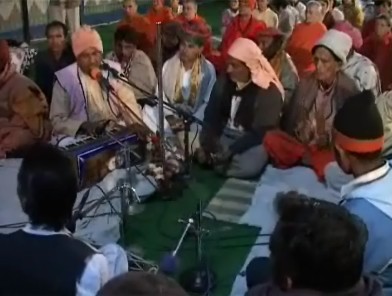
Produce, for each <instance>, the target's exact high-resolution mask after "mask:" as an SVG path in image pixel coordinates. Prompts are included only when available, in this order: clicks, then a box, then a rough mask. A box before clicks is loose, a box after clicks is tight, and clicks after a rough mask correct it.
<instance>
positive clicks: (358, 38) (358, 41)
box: [334, 21, 363, 50]
mask: <svg viewBox="0 0 392 296" xmlns="http://www.w3.org/2000/svg"><path fill="white" fill-rule="evenodd" d="M334 29H335V30H338V31H340V32H343V33H346V34H347V35H348V36H350V38H351V40H352V41H353V48H354V49H355V50H358V49H360V48H361V47H362V44H363V39H362V34H361V31H359V30H358V29H357V28H355V27H354V26H353V25H352V24H351V23H350V22H349V21H342V22H338V23H337V24H336V25H335V26H334Z"/></svg>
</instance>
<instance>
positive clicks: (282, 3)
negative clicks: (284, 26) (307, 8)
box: [273, 0, 291, 10]
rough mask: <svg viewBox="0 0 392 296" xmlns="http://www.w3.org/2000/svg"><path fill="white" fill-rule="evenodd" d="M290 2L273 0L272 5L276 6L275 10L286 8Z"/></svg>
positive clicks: (287, 0) (288, 0)
mask: <svg viewBox="0 0 392 296" xmlns="http://www.w3.org/2000/svg"><path fill="white" fill-rule="evenodd" d="M290 4H291V2H290V0H275V1H274V3H273V6H274V7H276V9H277V10H279V9H281V8H283V9H284V8H286V7H287V6H289V5H290Z"/></svg>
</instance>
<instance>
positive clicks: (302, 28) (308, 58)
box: [286, 23, 327, 77]
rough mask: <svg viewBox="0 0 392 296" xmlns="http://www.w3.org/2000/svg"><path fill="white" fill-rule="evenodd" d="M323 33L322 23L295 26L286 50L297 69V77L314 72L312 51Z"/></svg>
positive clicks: (324, 30)
mask: <svg viewBox="0 0 392 296" xmlns="http://www.w3.org/2000/svg"><path fill="white" fill-rule="evenodd" d="M325 32H327V28H326V27H325V25H324V24H323V23H301V24H298V25H297V26H295V28H294V31H293V33H292V35H291V37H290V39H289V41H288V43H287V47H286V50H287V53H288V54H289V55H290V56H291V58H292V59H293V62H294V65H295V66H296V67H297V70H298V75H299V77H304V76H306V75H307V74H309V73H310V72H312V71H314V70H315V66H314V64H313V56H312V49H313V47H314V45H315V44H316V42H317V41H318V40H319V39H320V38H321V37H322V36H323V35H324V34H325Z"/></svg>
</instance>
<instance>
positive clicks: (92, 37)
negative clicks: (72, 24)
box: [72, 26, 103, 57]
mask: <svg viewBox="0 0 392 296" xmlns="http://www.w3.org/2000/svg"><path fill="white" fill-rule="evenodd" d="M89 48H94V49H96V50H98V51H100V52H103V44H102V39H101V36H99V34H98V32H97V31H96V30H94V29H93V28H91V27H90V26H83V27H81V28H80V29H79V30H77V31H75V33H73V34H72V51H73V53H74V55H75V57H78V56H79V55H80V54H81V53H83V51H85V50H86V49H89Z"/></svg>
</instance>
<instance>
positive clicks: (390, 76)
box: [359, 33, 392, 92]
mask: <svg viewBox="0 0 392 296" xmlns="http://www.w3.org/2000/svg"><path fill="white" fill-rule="evenodd" d="M359 52H360V53H362V54H363V55H364V56H366V57H368V58H369V59H370V60H371V61H372V62H373V63H374V64H376V66H377V68H378V71H379V73H380V80H381V89H382V91H383V92H384V91H387V90H389V88H390V87H391V85H392V71H391V68H392V61H391V58H390V57H391V54H392V33H388V34H387V35H386V36H384V38H383V39H379V38H378V37H376V35H375V34H374V33H373V34H372V35H370V36H369V37H368V38H366V39H365V41H364V42H363V45H362V47H361V49H360V50H359Z"/></svg>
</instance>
